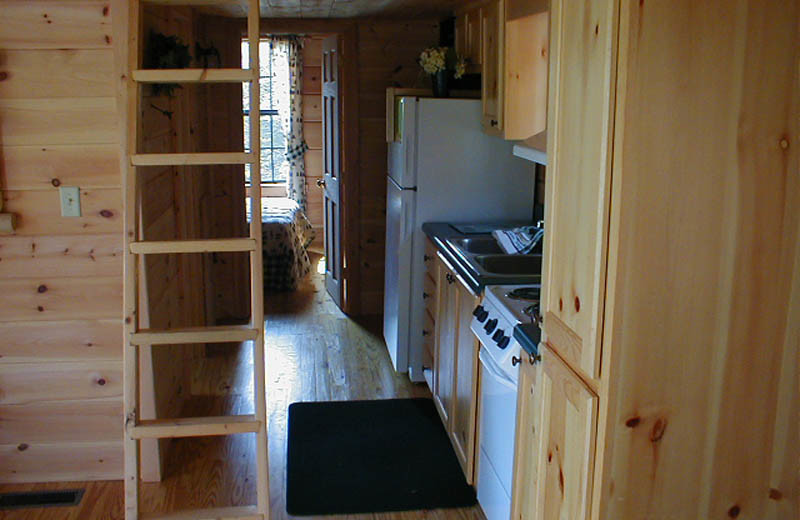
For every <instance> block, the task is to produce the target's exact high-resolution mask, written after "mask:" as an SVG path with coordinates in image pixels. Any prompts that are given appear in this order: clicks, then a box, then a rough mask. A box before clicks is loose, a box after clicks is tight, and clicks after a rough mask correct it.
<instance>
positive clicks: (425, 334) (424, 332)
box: [422, 330, 431, 336]
mask: <svg viewBox="0 0 800 520" xmlns="http://www.w3.org/2000/svg"><path fill="white" fill-rule="evenodd" d="M430 334H431V333H430V332H429V331H427V330H423V331H422V335H423V336H429V335H430Z"/></svg>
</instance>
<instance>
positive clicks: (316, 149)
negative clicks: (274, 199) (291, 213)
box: [303, 35, 324, 244]
mask: <svg viewBox="0 0 800 520" xmlns="http://www.w3.org/2000/svg"><path fill="white" fill-rule="evenodd" d="M323 39H324V36H321V35H314V36H307V37H305V38H304V46H303V135H304V136H305V139H306V143H308V147H309V150H308V151H307V152H306V156H305V163H306V189H307V192H308V193H307V198H306V201H307V208H306V209H307V211H306V216H307V217H308V220H309V221H310V222H311V225H312V226H314V230H315V232H316V234H317V237H316V239H315V242H316V243H319V244H322V236H323V229H322V226H323V223H324V222H323V215H322V188H320V187H319V186H317V181H318V180H320V179H321V178H322V83H321V82H320V79H321V73H322V40H323Z"/></svg>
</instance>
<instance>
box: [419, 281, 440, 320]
mask: <svg viewBox="0 0 800 520" xmlns="http://www.w3.org/2000/svg"><path fill="white" fill-rule="evenodd" d="M436 296H437V293H436V282H434V281H433V278H431V276H430V274H426V275H425V281H424V282H423V283H422V298H423V300H425V310H426V311H428V312H429V313H430V315H431V316H436V309H437V307H436V303H437V301H438V300H437V297H436Z"/></svg>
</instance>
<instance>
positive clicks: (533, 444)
mask: <svg viewBox="0 0 800 520" xmlns="http://www.w3.org/2000/svg"><path fill="white" fill-rule="evenodd" d="M541 367H542V364H541V363H536V364H533V363H531V362H530V361H529V359H528V358H527V357H526V356H524V355H523V361H522V365H521V367H520V371H519V383H518V387H517V427H516V435H515V442H516V449H515V452H514V489H513V491H512V503H511V518H512V520H539V519H540V518H541V514H540V505H541V504H542V503H543V500H544V486H541V485H539V459H540V456H539V453H540V451H541V450H542V446H541V442H542V438H543V435H542V433H543V432H542V428H541V420H542V395H541V393H542V391H541V386H542V383H541V380H542V374H541Z"/></svg>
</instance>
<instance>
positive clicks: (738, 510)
mask: <svg viewBox="0 0 800 520" xmlns="http://www.w3.org/2000/svg"><path fill="white" fill-rule="evenodd" d="M741 512H742V508H740V507H739V506H738V505H734V506H733V507H731V508H730V509H728V516H729V517H731V518H736V517H737V516H739V513H741Z"/></svg>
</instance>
